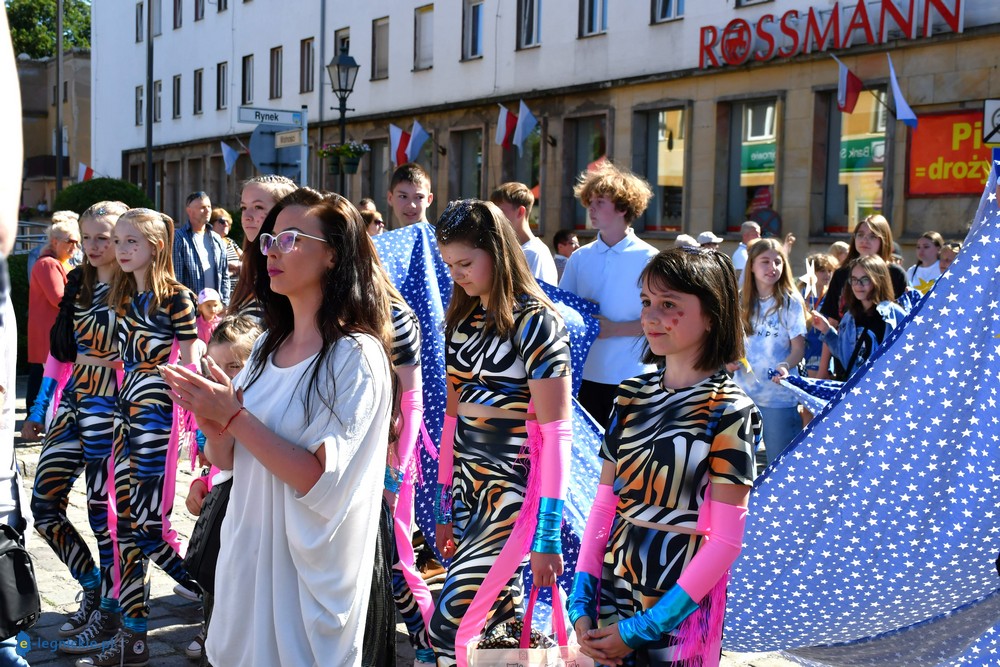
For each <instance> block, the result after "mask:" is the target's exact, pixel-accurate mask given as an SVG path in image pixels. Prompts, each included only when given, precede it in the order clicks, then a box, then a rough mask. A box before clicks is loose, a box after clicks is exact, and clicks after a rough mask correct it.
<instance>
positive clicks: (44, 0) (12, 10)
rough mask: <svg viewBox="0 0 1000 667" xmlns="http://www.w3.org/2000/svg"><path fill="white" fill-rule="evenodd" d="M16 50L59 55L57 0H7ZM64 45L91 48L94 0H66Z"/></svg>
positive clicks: (18, 52)
mask: <svg viewBox="0 0 1000 667" xmlns="http://www.w3.org/2000/svg"><path fill="white" fill-rule="evenodd" d="M4 5H5V6H6V7H7V22H8V23H10V37H11V41H13V43H14V53H15V54H21V53H27V54H28V55H29V56H31V57H32V58H45V57H48V56H54V55H56V0H4ZM63 48H64V49H72V48H81V49H89V48H90V2H89V1H85V0H63Z"/></svg>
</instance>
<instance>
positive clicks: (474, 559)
mask: <svg viewBox="0 0 1000 667" xmlns="http://www.w3.org/2000/svg"><path fill="white" fill-rule="evenodd" d="M485 325H486V313H485V311H484V310H483V308H482V307H481V306H479V307H477V308H476V309H475V310H474V311H473V312H472V313H471V314H470V315H469V316H468V317H467V318H466V319H465V321H463V322H462V324H461V325H459V326H458V327H457V328H456V329H455V330H454V331H452V332H451V335H450V336H449V337H448V341H447V349H446V352H445V357H446V361H447V365H448V382H449V383H450V384H451V386H452V388H453V389H455V390H456V391H457V392H458V395H459V401H460V403H473V404H478V405H487V406H492V407H495V408H503V409H507V410H514V411H519V412H524V413H527V412H528V411H529V409H528V404H529V402H530V400H531V393H530V391H529V389H528V380H543V379H548V378H556V377H567V376H569V375H570V374H571V362H570V353H569V337H568V335H567V333H566V329H565V327H564V326H563V324H562V322H561V320H560V319H559V318H558V317H557V315H556V314H555V313H554V312H553V311H551V310H549V309H548V308H547V307H545V306H544V305H543V304H542V303H540V302H538V301H537V300H535V299H531V298H523V299H522V300H521V303H520V304H519V307H518V308H516V309H515V312H514V328H513V331H512V333H511V335H510V336H509V337H508V338H500V337H499V336H497V335H496V333H495V332H493V331H486V329H485ZM526 440H527V428H526V426H525V421H524V419H515V418H497V417H490V418H472V417H465V416H459V417H458V422H457V428H456V431H455V467H454V478H453V487H452V494H453V504H452V515H453V517H454V526H453V527H454V536H455V543H456V545H457V550H456V553H455V557H454V558H453V559H452V561H451V563H450V564H449V566H448V574H447V577H446V578H445V581H444V584H443V585H442V588H441V594H440V596H439V598H438V606H437V609H436V610H435V612H434V617H433V619H432V621H431V643H432V644H433V645H434V651H435V653H436V654H437V658H438V665H445V666H450V665H454V664H455V639H456V634H457V631H458V625H459V621H460V620H461V619H462V617H463V616H464V615H465V610H466V608H467V607H468V606H469V604H470V603H471V602H472V598H473V597H474V596H475V594H476V591H477V590H478V589H479V586H480V585H481V584H482V582H483V580H484V579H485V578H486V575H487V573H488V572H489V571H490V567H491V566H492V565H493V562H494V561H495V560H496V558H497V556H498V555H499V553H500V550H501V549H502V548H503V546H504V543H505V542H506V541H507V538H508V537H509V536H510V534H511V532H512V530H513V527H514V521H515V520H516V519H517V516H518V514H519V513H520V510H521V505H522V504H523V502H524V496H525V492H526V490H527V485H528V473H529V467H530V464H529V458H528V453H527V451H526V449H527V448H526V446H525V445H526ZM523 566H524V563H522V564H521V567H519V568H518V570H517V571H516V572H515V573H514V575H513V577H512V578H511V580H510V583H509V585H508V586H507V587H506V589H505V590H504V592H503V593H502V594H501V596H500V599H499V600H498V601H497V604H496V606H495V607H494V608H493V614H492V617H491V618H490V620H489V627H490V628H492V627H494V626H496V625H498V624H500V623H504V622H508V621H511V620H513V619H514V616H515V614H516V612H517V611H518V610H519V608H520V606H521V583H520V582H521V570H522V569H523Z"/></svg>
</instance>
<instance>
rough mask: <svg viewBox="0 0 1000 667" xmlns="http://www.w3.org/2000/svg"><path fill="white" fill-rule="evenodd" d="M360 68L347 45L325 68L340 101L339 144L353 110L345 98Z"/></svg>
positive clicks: (341, 187)
mask: <svg viewBox="0 0 1000 667" xmlns="http://www.w3.org/2000/svg"><path fill="white" fill-rule="evenodd" d="M359 69H361V66H360V65H358V62H357V61H356V60H355V59H354V58H352V57H351V56H349V55H348V54H347V45H346V44H344V45H341V47H340V53H339V54H337V56H336V57H334V59H333V60H331V61H330V64H329V65H327V66H326V71H327V73H328V74H329V75H330V85H331V86H332V87H333V94H334V95H336V96H337V99H338V100H339V101H340V143H341V144H344V143H346V142H347V123H346V120H345V117H346V116H347V112H348V111H354V109H348V108H347V98H348V97H350V95H351V93H352V92H354V80H355V79H357V78H358V70H359ZM345 185H346V184H345V182H344V170H343V169H341V170H340V194H341V195H343V194H344V190H345Z"/></svg>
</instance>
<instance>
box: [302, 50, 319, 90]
mask: <svg viewBox="0 0 1000 667" xmlns="http://www.w3.org/2000/svg"><path fill="white" fill-rule="evenodd" d="M315 81H316V40H314V39H313V38H312V37H310V38H309V39H303V40H302V41H301V42H299V92H300V93H311V92H312V91H313V88H314V87H315V85H316V84H315Z"/></svg>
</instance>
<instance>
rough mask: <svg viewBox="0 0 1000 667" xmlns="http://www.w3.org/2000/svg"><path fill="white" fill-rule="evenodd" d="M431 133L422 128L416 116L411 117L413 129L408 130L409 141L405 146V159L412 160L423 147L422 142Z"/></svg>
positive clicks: (423, 142) (424, 141) (428, 137)
mask: <svg viewBox="0 0 1000 667" xmlns="http://www.w3.org/2000/svg"><path fill="white" fill-rule="evenodd" d="M430 138H431V135H429V134H428V133H427V130H425V129H424V128H423V126H422V125H421V124H420V121H419V120H417V119H416V118H414V119H413V129H412V130H410V142H409V144H407V146H406V161H407V162H413V161H414V160H416V159H417V156H418V155H420V149H421V148H423V147H424V144H425V143H426V142H427V140H428V139H430Z"/></svg>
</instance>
